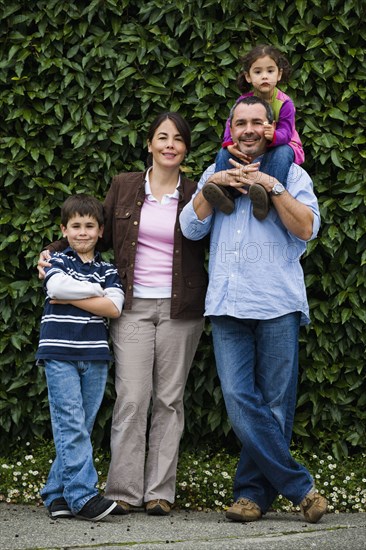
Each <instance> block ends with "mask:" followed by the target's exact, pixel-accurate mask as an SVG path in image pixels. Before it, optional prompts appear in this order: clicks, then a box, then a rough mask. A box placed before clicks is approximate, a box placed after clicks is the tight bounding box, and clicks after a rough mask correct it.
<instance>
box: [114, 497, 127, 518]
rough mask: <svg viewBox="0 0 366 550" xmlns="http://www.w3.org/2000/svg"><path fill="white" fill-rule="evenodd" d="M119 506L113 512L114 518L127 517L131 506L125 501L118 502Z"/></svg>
mask: <svg viewBox="0 0 366 550" xmlns="http://www.w3.org/2000/svg"><path fill="white" fill-rule="evenodd" d="M116 502H117V506H116V507H115V509H114V510H113V511H112V512H111V515H112V516H126V515H127V514H129V513H130V511H131V506H130V505H129V504H128V502H125V501H124V500H116Z"/></svg>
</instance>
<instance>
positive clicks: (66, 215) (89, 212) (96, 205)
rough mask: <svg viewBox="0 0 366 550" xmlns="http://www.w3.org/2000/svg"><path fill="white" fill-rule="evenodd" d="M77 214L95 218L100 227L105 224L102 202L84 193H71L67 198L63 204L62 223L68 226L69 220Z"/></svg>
mask: <svg viewBox="0 0 366 550" xmlns="http://www.w3.org/2000/svg"><path fill="white" fill-rule="evenodd" d="M77 215H79V216H91V217H92V218H95V219H96V220H97V222H98V224H99V226H100V227H101V226H102V225H103V224H104V214H103V205H102V203H101V202H100V201H98V199H96V198H95V197H92V196H90V195H85V194H84V193H80V194H79V195H71V197H68V198H67V199H66V200H65V202H64V203H63V205H62V206H61V224H62V225H63V226H65V227H66V226H67V222H68V221H69V220H70V219H71V218H73V217H74V216H77Z"/></svg>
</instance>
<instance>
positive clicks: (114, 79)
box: [0, 0, 366, 457]
mask: <svg viewBox="0 0 366 550" xmlns="http://www.w3.org/2000/svg"><path fill="white" fill-rule="evenodd" d="M365 15H366V14H365V3H364V1H363V0H352V1H351V0H346V1H341V0H295V1H294V0H291V1H290V0H278V1H277V2H275V3H273V2H272V3H271V2H267V1H266V0H256V1H255V2H254V1H252V0H244V2H243V1H242V0H240V1H239V0H221V1H218V0H175V1H174V2H172V1H169V0H168V1H166V0H147V1H145V2H140V1H139V0H92V1H86V0H78V1H77V2H76V1H71V2H63V1H60V0H33V1H28V0H13V1H12V2H6V1H5V0H0V23H1V24H0V106H1V110H0V114H1V127H0V151H1V153H0V178H1V214H0V224H1V243H0V299H1V307H0V322H1V333H0V334H1V335H0V350H1V356H0V378H1V381H0V384H1V386H0V411H1V415H0V429H1V433H0V446H1V448H2V449H5V448H8V447H11V446H12V445H13V444H14V443H16V442H19V440H23V441H26V440H31V439H32V438H34V437H35V436H44V435H45V436H47V435H49V433H50V432H49V429H50V428H49V415H48V403H47V391H46V387H45V379H44V373H43V372H42V369H40V368H38V367H37V366H36V365H35V362H34V352H35V349H36V346H37V340H38V326H39V321H40V316H41V312H42V304H43V294H42V290H41V285H40V282H39V280H38V278H37V271H36V269H35V265H36V261H37V257H38V253H39V251H40V250H41V249H42V247H43V245H44V244H45V243H47V242H49V241H52V240H53V239H55V238H56V237H58V235H59V232H58V223H59V207H60V205H61V203H62V202H63V200H64V199H65V198H66V196H67V195H68V194H70V193H73V192H76V191H78V192H81V191H85V192H88V193H93V194H94V195H96V196H97V197H98V198H103V197H104V196H105V194H106V190H107V189H108V186H109V183H110V180H111V177H112V175H114V174H115V173H117V172H119V171H127V170H141V169H143V167H144V162H145V158H146V147H145V134H146V129H147V127H148V125H149V123H150V122H151V120H152V118H153V117H154V116H155V115H156V114H157V113H159V112H161V111H163V110H179V111H180V112H181V113H182V114H183V115H184V116H185V117H186V118H187V119H188V120H189V122H190V125H191V128H192V131H193V147H192V153H191V155H190V157H189V159H188V162H187V171H188V173H189V174H190V175H191V176H192V177H194V178H198V177H199V175H200V173H201V172H202V171H203V169H204V168H205V167H206V166H207V165H208V164H209V163H210V162H211V161H212V159H213V158H214V155H215V152H216V151H217V149H218V147H219V144H220V140H221V135H222V131H223V125H224V121H225V120H226V118H227V115H228V109H229V107H230V106H231V105H232V104H233V102H234V100H235V98H236V97H237V95H238V91H237V88H236V76H237V73H238V70H239V68H240V66H239V61H238V60H239V56H240V55H241V54H243V53H244V52H246V51H248V49H250V48H251V47H252V46H253V45H255V44H258V43H263V42H266V43H272V44H273V45H275V46H277V47H278V48H279V49H281V50H282V51H283V52H284V53H285V54H286V55H287V56H288V58H289V59H290V61H291V63H292V65H293V75H292V78H291V81H290V82H289V83H288V85H287V88H286V89H287V92H288V93H289V94H290V95H291V97H292V98H293V99H294V101H295V104H296V107H297V125H298V129H299V132H300V135H301V136H302V139H303V143H304V148H305V152H306V163H305V168H306V169H307V170H308V172H309V173H310V174H311V175H312V176H313V179H314V183H315V188H316V191H317V194H318V196H319V201H320V205H321V211H322V218H323V224H322V229H321V233H320V235H319V238H318V239H317V240H316V241H313V242H312V243H311V244H310V245H309V249H308V253H307V255H306V257H305V258H304V259H303V266H304V270H305V273H306V282H307V288H308V294H309V298H310V304H311V313H312V320H313V323H312V325H310V327H309V328H308V329H304V330H303V331H302V333H301V351H300V362H301V377H300V388H299V402H298V409H297V415H296V422H295V438H296V439H297V441H298V442H299V444H301V445H302V446H305V447H306V448H307V449H311V448H312V447H314V446H317V447H319V446H321V447H325V448H327V447H329V448H332V451H333V453H335V455H336V456H338V457H340V456H342V455H344V454H346V453H347V452H349V451H350V450H352V451H354V450H357V449H360V448H362V449H365V440H366V437H365V435H366V434H365V425H366V422H365V420H366V387H365V373H366V368H365V339H366V338H365V331H364V330H363V328H364V324H365V317H366V315H365V302H366V291H365V279H366V274H365V260H366V252H365V249H366V236H365V225H366V222H365V219H366V217H365V195H366V182H365V173H366V152H365V142H366V135H365V119H366V117H365V99H366V87H365V82H366V69H365V68H366V59H365V57H366V56H365V51H366V48H365V46H366V30H365V25H364V21H365ZM113 395H114V394H113V381H112V373H111V377H110V380H109V383H108V387H107V392H106V397H105V401H104V403H103V407H102V410H101V413H100V415H99V417H98V425H97V426H96V430H95V438H96V440H97V442H98V443H103V444H104V443H105V444H107V442H108V438H107V435H106V434H107V433H108V427H109V423H110V418H111V411H112V403H113ZM186 410H187V414H186V417H187V421H186V434H185V440H184V441H185V442H186V443H187V444H194V443H197V442H198V441H205V440H212V437H215V439H216V440H220V438H221V440H222V441H224V439H226V438H229V439H230V437H231V438H232V437H233V435H232V432H231V431H230V426H229V424H228V421H227V418H226V413H225V409H224V405H223V400H222V395H221V390H220V387H219V383H218V379H217V376H216V371H215V365H214V358H213V353H212V345H211V337H210V327H209V325H207V328H206V332H205V333H204V335H203V337H202V341H201V344H200V347H199V350H198V352H197V356H196V360H195V363H194V366H193V369H192V372H191V376H190V379H189V382H188V386H187V391H186Z"/></svg>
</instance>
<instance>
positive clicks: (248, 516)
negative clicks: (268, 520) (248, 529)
mask: <svg viewBox="0 0 366 550" xmlns="http://www.w3.org/2000/svg"><path fill="white" fill-rule="evenodd" d="M226 517H227V518H228V519H232V520H233V521H257V520H258V519H261V517H262V512H261V509H260V508H259V506H258V504H256V503H255V502H253V501H252V500H249V499H247V498H239V499H238V500H237V501H236V502H235V503H234V504H233V505H232V506H231V507H230V508H228V509H227V510H226Z"/></svg>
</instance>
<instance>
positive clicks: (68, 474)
mask: <svg viewBox="0 0 366 550" xmlns="http://www.w3.org/2000/svg"><path fill="white" fill-rule="evenodd" d="M45 371H46V377H47V385H48V399H49V403H50V411H51V421H52V431H53V438H54V442H55V447H56V459H55V460H54V462H53V464H52V466H51V470H50V473H49V476H48V479H47V483H46V485H45V487H44V488H43V489H42V491H41V496H42V499H43V501H44V503H45V505H46V506H49V505H50V504H51V502H52V501H53V500H54V499H55V498H60V497H62V496H63V497H64V498H65V499H66V502H67V503H68V506H69V508H70V510H71V511H72V512H73V513H74V514H76V513H78V512H79V511H80V510H81V508H82V507H83V506H84V504H86V503H87V502H88V500H90V499H91V498H92V497H93V496H95V495H97V494H98V490H97V489H96V484H97V481H98V475H97V472H96V470H95V467H94V463H93V449H92V445H91V441H90V434H91V432H92V429H93V425H94V421H95V417H96V415H97V412H98V410H99V407H100V404H101V402H102V399H103V395H104V390H105V385H106V381H107V374H108V363H107V362H105V361H54V360H52V361H51V360H48V361H45Z"/></svg>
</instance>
